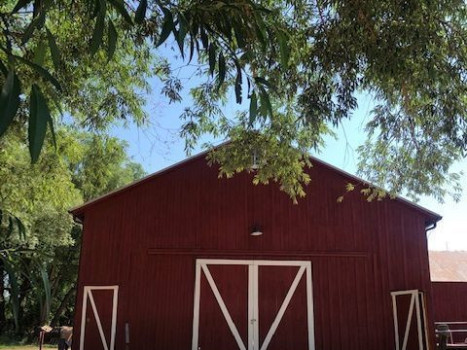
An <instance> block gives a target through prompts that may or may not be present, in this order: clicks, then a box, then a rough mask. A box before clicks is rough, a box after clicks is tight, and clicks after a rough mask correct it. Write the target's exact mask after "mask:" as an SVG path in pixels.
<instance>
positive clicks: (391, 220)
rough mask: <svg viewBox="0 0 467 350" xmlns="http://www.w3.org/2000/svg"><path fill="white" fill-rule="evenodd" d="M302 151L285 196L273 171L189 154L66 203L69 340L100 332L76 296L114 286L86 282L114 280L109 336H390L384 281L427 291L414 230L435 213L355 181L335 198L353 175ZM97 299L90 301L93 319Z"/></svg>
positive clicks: (157, 341) (182, 342)
mask: <svg viewBox="0 0 467 350" xmlns="http://www.w3.org/2000/svg"><path fill="white" fill-rule="evenodd" d="M313 164H314V166H313V168H312V169H310V175H311V178H312V183H311V185H310V188H309V190H308V195H307V196H306V198H304V199H301V200H299V204H298V205H294V204H293V203H292V201H291V200H290V198H289V197H288V196H287V195H286V194H285V193H283V192H281V191H280V190H279V188H278V186H277V185H275V184H272V185H270V186H261V185H259V186H254V185H252V183H251V174H239V175H237V176H235V177H234V178H232V179H229V180H226V179H219V178H218V172H217V169H216V168H215V167H208V166H207V165H206V161H205V159H204V155H199V156H197V157H194V158H192V159H190V160H188V161H186V162H183V163H181V164H179V165H177V166H174V167H171V168H169V169H166V170H164V171H162V172H159V173H157V174H156V175H152V176H149V177H147V178H146V179H143V180H141V181H140V182H138V183H136V184H133V185H130V186H128V187H127V188H125V189H123V190H120V191H117V192H115V193H113V194H111V195H108V196H104V197H102V198H100V199H98V200H95V201H93V202H90V203H88V204H85V205H84V206H81V207H79V208H76V209H74V210H73V211H72V213H73V215H75V217H78V218H79V219H81V220H82V221H83V223H84V224H83V225H84V233H83V241H82V252H81V263H80V272H79V286H78V297H77V298H78V299H77V300H78V304H77V305H78V307H77V312H76V316H75V317H76V318H75V325H79V327H78V329H77V331H78V334H79V335H80V337H81V335H82V334H83V333H82V332H81V333H80V331H81V328H83V327H84V328H86V327H87V328H86V329H87V330H86V332H87V333H86V334H87V335H86V338H85V337H84V336H83V338H79V341H78V342H79V344H81V343H82V342H87V344H94V345H93V348H96V349H97V348H98V347H94V346H96V344H99V341H100V340H99V339H100V336H99V332H97V331H96V330H97V329H98V328H99V327H97V323H98V322H97V321H93V319H94V318H95V317H94V318H93V314H92V313H91V311H90V310H91V309H93V308H91V307H88V308H87V309H86V308H85V305H88V304H89V303H90V301H89V300H90V297H89V295H93V296H95V298H96V299H97V298H98V294H99V293H100V294H101V295H100V296H99V298H101V299H102V300H107V301H108V300H111V298H113V297H114V296H115V293H116V292H115V290H114V289H108V290H94V291H93V290H92V288H94V287H99V286H100V287H101V288H103V287H106V286H107V287H109V286H118V307H117V308H116V310H117V309H118V315H117V316H115V317H116V319H115V344H117V345H118V347H123V346H124V345H125V344H127V345H128V344H131V346H132V347H134V348H143V347H145V346H147V344H146V343H145V342H144V339H146V338H147V337H151V338H153V339H154V346H151V348H154V349H187V348H190V347H191V348H192V349H195V350H196V349H198V347H200V348H202V349H203V350H205V349H210V348H212V349H219V348H223V349H229V348H232V349H238V348H239V349H242V346H241V344H243V346H244V348H245V349H249V350H255V349H258V350H259V347H258V344H263V345H264V344H265V343H266V340H267V341H268V342H269V343H268V344H269V345H267V346H266V347H267V348H268V349H274V348H277V349H299V348H303V349H305V348H306V349H344V348H345V349H363V348H368V349H376V348H380V349H381V348H382V349H393V348H394V322H393V314H392V313H393V306H392V303H393V299H392V298H391V292H394V291H407V290H409V291H413V290H416V291H420V292H421V293H424V295H425V296H426V297H427V298H428V299H429V296H430V293H431V284H430V278H429V266H428V252H427V242H426V236H425V229H426V227H427V226H430V225H432V224H433V223H435V222H436V221H437V220H439V219H440V217H439V216H438V215H436V214H434V213H432V212H429V211H427V210H425V209H422V208H420V207H418V206H415V205H413V204H409V203H408V202H406V201H404V200H401V199H396V200H390V199H384V200H382V201H379V202H378V201H375V202H372V203H368V202H367V201H366V200H365V199H364V198H363V197H362V196H361V195H360V194H359V193H358V191H354V192H351V193H348V194H346V195H345V199H344V201H343V202H342V203H338V201H337V198H338V197H339V196H341V195H343V194H344V192H345V185H346V184H347V183H348V182H349V181H352V182H355V181H356V179H355V178H354V177H351V176H350V175H348V174H345V173H343V172H340V171H337V170H336V169H335V168H333V167H331V166H329V165H326V164H324V163H322V162H320V161H318V160H314V161H313ZM253 228H256V229H259V230H260V231H261V232H262V233H263V234H262V235H261V236H252V235H251V232H252V230H253ZM293 286H295V287H294V288H295V289H294V290H293V293H292V292H291V290H292V287H293ZM90 288H91V289H90ZM112 288H113V287H112ZM216 289H217V292H216ZM89 291H91V292H89ZM273 291H275V292H273ZM311 291H312V293H311ZM90 293H91V294H90ZM105 293H107V294H105ZM255 293H256V294H255ZM289 293H292V294H290V298H289V303H288V304H287V305H286V306H285V308H283V307H282V306H281V305H282V304H283V303H284V300H286V299H287V296H288V295H289ZM105 295H107V296H105ZM409 296H410V295H409ZM106 298H107V299H106ZM393 298H396V299H397V298H399V299H400V298H404V296H403V295H402V296H401V297H399V296H393ZM220 300H222V302H223V303H224V307H221V304H222V302H221V301H220ZM252 300H255V302H254V303H252ZM310 300H311V301H310ZM81 303H82V304H81ZM96 303H98V301H97V300H96ZM102 303H104V304H105V302H104V301H102ZM310 303H311V304H310ZM404 303H405V302H401V305H402V306H400V307H402V308H403V304H404ZM104 304H102V305H104ZM111 305H112V304H111V303H110V304H107V306H102V307H101V308H102V309H101V310H106V311H102V314H104V315H106V316H105V317H103V318H105V319H106V322H107V323H106V327H107V329H111V328H112V326H111V324H112V325H113V323H112V321H111V315H113V314H112V312H111V309H112V308H111ZM284 305H285V304H284ZM407 305H408V304H407ZM96 309H99V306H96ZM226 310H227V311H226ZM255 310H256V311H255ZM258 310H260V311H259V313H260V316H258V317H259V318H256V316H255V317H251V315H256V314H255V312H258ZM281 310H282V311H283V314H282V316H281V317H280V318H278V320H279V321H278V322H276V321H275V319H276V318H277V317H278V316H277V315H280V313H281ZM310 310H311V311H310ZM407 312H408V311H407ZM403 313H404V312H402V314H403ZM83 314H85V315H84V316H85V317H83ZM402 314H401V315H402ZM310 315H311V316H310ZM228 316H229V317H230V320H229V317H228ZM397 317H399V316H397ZM403 318H404V317H402V318H401V319H403ZM414 319H415V318H414ZM87 320H90V321H89V325H88V323H87V322H88V321H87ZM427 320H431V310H430V308H428V309H427V310H426V319H425V321H424V322H427ZM311 321H312V322H311ZM93 322H94V323H93ZM256 322H258V325H256ZM275 322H276V323H275ZM310 322H311V323H310ZM274 324H275V325H276V328H274V327H272V326H271V325H274ZM310 324H311V325H310ZM214 325H216V326H214ZM93 327H94V328H93ZM216 327H217V328H216ZM271 327H272V328H271ZM400 327H401V330H402V328H403V326H402V325H401V326H400ZM104 328H105V327H104ZM412 328H413V329H412ZM412 328H411V329H412V330H411V332H412V333H413V334H415V335H414V336H413V337H412V335H411V337H410V339H411V340H409V343H410V342H416V341H417V339H418V338H417V332H416V331H417V329H416V327H415V326H414V327H412ZM90 329H94V333H92V331H90ZM112 329H113V328H112ZM271 329H273V331H271ZM310 329H311V330H312V331H310ZM206 332H207V333H206ZM271 332H272V333H271ZM300 332H301V333H300ZM401 332H402V331H401ZM269 333H271V334H272V335H269ZM412 333H411V334H412ZM419 333H420V332H419ZM128 334H130V336H128ZM214 334H216V336H215V337H214ZM290 334H294V336H293V337H292V338H290V337H289V336H288V335H290ZM108 337H111V334H110V333H109V334H108ZM268 337H269V338H268ZM106 339H107V338H106ZM129 339H130V340H129ZM430 339H431V338H430ZM101 340H102V339H101ZM431 340H432V339H431ZM127 342H130V343H127ZM250 342H252V343H250ZM294 342H295V343H294ZM297 342H298V343H297ZM119 344H120V345H119ZM245 344H246V345H245ZM248 344H249V345H248ZM251 344H254V345H251ZM410 344H412V343H410ZM414 344H415V343H414ZM117 345H116V346H117ZM90 349H91V348H90Z"/></svg>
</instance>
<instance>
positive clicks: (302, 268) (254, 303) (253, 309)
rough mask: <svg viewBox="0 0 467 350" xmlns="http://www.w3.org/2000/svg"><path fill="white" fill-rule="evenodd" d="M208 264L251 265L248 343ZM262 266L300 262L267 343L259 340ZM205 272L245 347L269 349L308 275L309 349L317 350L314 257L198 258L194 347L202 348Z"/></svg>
mask: <svg viewBox="0 0 467 350" xmlns="http://www.w3.org/2000/svg"><path fill="white" fill-rule="evenodd" d="M208 265H247V266H248V319H249V323H248V344H247V346H245V344H244V343H243V341H242V339H241V336H240V334H239V333H238V330H237V328H236V326H235V324H234V323H233V321H232V318H231V317H230V314H229V312H228V310H227V308H226V306H225V303H224V301H223V299H222V297H221V295H220V293H219V290H218V288H217V286H216V284H215V281H214V279H213V278H212V275H211V273H210V271H209V268H208ZM259 266H297V267H299V270H298V272H297V275H296V276H295V278H294V280H293V282H292V285H291V286H290V289H289V290H288V292H287V295H286V297H285V299H284V301H283V302H282V305H281V307H280V309H279V311H278V313H277V315H276V317H275V319H274V321H273V323H272V324H271V328H270V329H269V331H268V333H267V335H266V337H265V339H264V340H263V344H262V345H261V347H260V344H259V323H258V320H259V310H258V303H259V301H258V267H259ZM202 273H204V275H205V276H206V279H207V281H208V284H209V286H210V288H211V290H212V291H213V293H214V296H215V298H216V300H217V302H218V304H219V307H220V308H221V310H222V313H223V315H224V317H225V319H226V321H227V324H228V326H229V328H230V330H231V332H232V334H233V336H234V338H235V340H236V342H237V344H238V346H239V349H241V350H267V347H268V345H269V343H270V341H271V339H272V337H273V335H274V333H275V332H276V330H277V327H278V326H279V324H280V322H281V320H282V317H283V315H284V313H285V311H286V310H287V307H288V305H289V303H290V300H291V299H292V297H293V295H294V293H295V290H296V289H297V286H298V284H299V283H300V281H301V279H302V278H303V276H304V275H305V276H306V277H305V278H306V299H307V328H308V329H307V330H308V350H314V349H315V347H314V321H313V294H312V278H311V262H310V261H294V260H289V261H285V260H228V259H197V260H196V272H195V293H194V307H193V338H192V350H198V349H199V348H198V344H199V342H198V339H199V313H200V300H201V274H202Z"/></svg>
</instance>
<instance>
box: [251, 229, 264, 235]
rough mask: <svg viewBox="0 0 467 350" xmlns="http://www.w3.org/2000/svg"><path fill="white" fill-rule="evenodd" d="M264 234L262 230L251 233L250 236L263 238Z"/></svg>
mask: <svg viewBox="0 0 467 350" xmlns="http://www.w3.org/2000/svg"><path fill="white" fill-rule="evenodd" d="M262 234H263V232H262V231H260V230H255V231H253V232H251V233H250V235H252V236H261V235H262Z"/></svg>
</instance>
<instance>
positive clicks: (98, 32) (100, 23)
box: [89, 12, 105, 55]
mask: <svg viewBox="0 0 467 350" xmlns="http://www.w3.org/2000/svg"><path fill="white" fill-rule="evenodd" d="M104 30H105V15H104V14H103V13H102V12H100V13H99V15H98V16H97V18H96V23H95V24H94V31H93V33H92V38H91V43H90V46H89V49H90V52H91V55H94V54H95V53H96V52H97V51H98V50H99V48H100V47H101V45H102V39H103V36H104Z"/></svg>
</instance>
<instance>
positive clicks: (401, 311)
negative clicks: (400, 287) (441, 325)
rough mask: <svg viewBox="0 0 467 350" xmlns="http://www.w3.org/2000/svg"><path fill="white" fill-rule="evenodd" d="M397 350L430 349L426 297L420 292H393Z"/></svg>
mask: <svg viewBox="0 0 467 350" xmlns="http://www.w3.org/2000/svg"><path fill="white" fill-rule="evenodd" d="M391 296H392V306H393V317H394V334H395V341H396V350H407V349H418V350H425V349H428V337H427V336H428V335H427V329H426V324H427V323H426V312H425V296H424V294H423V292H420V291H418V290H405V291H397V292H392V293H391Z"/></svg>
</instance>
